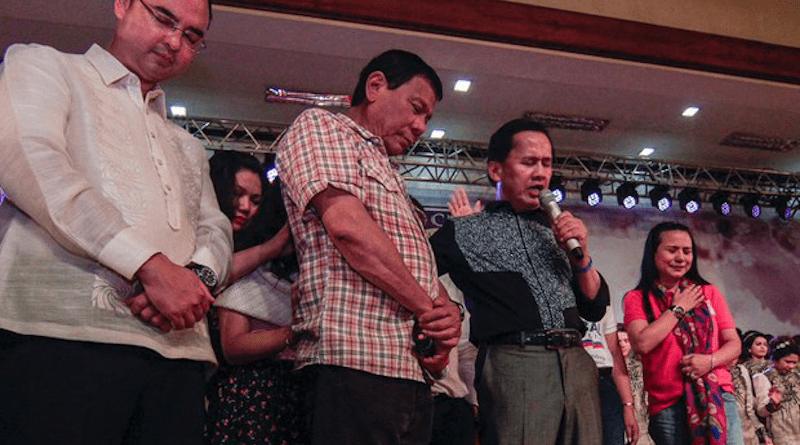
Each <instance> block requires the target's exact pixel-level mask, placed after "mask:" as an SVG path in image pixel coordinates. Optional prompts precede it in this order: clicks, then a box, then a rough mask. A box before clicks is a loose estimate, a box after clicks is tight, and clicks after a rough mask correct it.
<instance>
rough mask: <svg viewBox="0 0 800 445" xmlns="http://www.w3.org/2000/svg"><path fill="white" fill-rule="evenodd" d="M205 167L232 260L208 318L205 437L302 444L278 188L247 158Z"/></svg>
mask: <svg viewBox="0 0 800 445" xmlns="http://www.w3.org/2000/svg"><path fill="white" fill-rule="evenodd" d="M210 164H211V179H212V181H213V182H214V187H215V189H216V193H217V200H218V201H219V205H220V208H221V209H222V211H223V212H224V213H225V214H226V215H228V218H230V220H231V225H232V226H233V236H234V254H233V265H232V268H231V269H232V272H231V284H230V285H229V286H228V287H227V288H226V289H225V290H224V291H223V292H222V294H221V295H219V296H218V297H217V301H216V302H215V304H214V306H215V310H216V314H214V313H211V315H210V318H211V323H210V326H212V340H213V339H216V340H217V341H216V344H215V349H216V350H217V351H218V358H219V362H220V367H219V370H218V371H217V373H216V374H215V375H214V376H213V377H212V379H211V381H210V382H209V390H208V393H207V397H208V421H207V423H206V438H207V440H208V443H210V444H215V445H217V444H236V445H240V444H283V443H291V444H303V443H306V442H307V437H306V434H305V429H304V428H303V426H304V421H303V420H302V419H303V418H302V416H301V415H300V410H301V406H302V402H303V400H302V399H303V397H304V388H305V383H304V382H303V381H302V380H301V378H300V376H298V375H297V374H295V373H294V372H292V368H293V360H292V359H293V357H292V354H291V351H290V350H289V349H288V346H289V345H290V344H291V342H292V340H293V334H292V330H291V327H290V325H291V291H290V288H291V280H292V278H293V277H292V275H293V273H295V272H296V271H297V263H296V260H295V258H294V255H293V249H292V245H291V239H290V235H289V229H288V226H287V225H286V212H285V209H284V208H283V201H282V200H281V196H280V189H279V187H278V185H277V184H276V183H273V184H272V185H269V184H268V183H267V181H266V178H265V172H264V169H263V167H262V166H261V163H260V162H259V161H258V160H257V159H256V158H255V157H253V156H250V155H248V154H244V153H237V152H217V153H216V154H215V155H214V156H213V157H212V158H211V160H210ZM214 315H216V320H215V319H214ZM215 327H216V328H217V329H218V334H217V335H214V332H213V329H214V328H215Z"/></svg>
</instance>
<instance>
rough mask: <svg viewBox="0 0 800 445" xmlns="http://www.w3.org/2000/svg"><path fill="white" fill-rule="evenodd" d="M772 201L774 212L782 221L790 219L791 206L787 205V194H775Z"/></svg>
mask: <svg viewBox="0 0 800 445" xmlns="http://www.w3.org/2000/svg"><path fill="white" fill-rule="evenodd" d="M773 202H774V203H775V213H777V214H778V218H780V219H782V220H784V221H786V220H789V219H791V217H792V208H791V207H789V197H788V196H777V197H775V200H774V201H773Z"/></svg>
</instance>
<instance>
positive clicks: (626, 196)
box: [617, 182, 639, 209]
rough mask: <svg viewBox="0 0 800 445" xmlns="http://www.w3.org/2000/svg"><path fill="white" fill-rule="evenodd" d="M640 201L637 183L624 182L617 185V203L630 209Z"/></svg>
mask: <svg viewBox="0 0 800 445" xmlns="http://www.w3.org/2000/svg"><path fill="white" fill-rule="evenodd" d="M638 203H639V192H637V191H636V184H634V183H632V182H623V183H622V185H620V186H619V187H617V204H619V205H621V206H622V207H625V208H626V209H630V208H633V207H635V206H636V204H638Z"/></svg>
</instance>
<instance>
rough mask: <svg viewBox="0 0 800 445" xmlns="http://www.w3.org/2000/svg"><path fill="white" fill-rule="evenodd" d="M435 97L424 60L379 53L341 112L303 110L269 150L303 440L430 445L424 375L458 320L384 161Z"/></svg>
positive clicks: (439, 365) (436, 369)
mask: <svg viewBox="0 0 800 445" xmlns="http://www.w3.org/2000/svg"><path fill="white" fill-rule="evenodd" d="M441 98H442V84H441V81H440V80H439V77H438V75H437V74H436V72H435V71H434V70H433V69H432V68H431V67H430V66H428V65H427V64H426V63H425V62H424V61H423V60H422V59H420V58H419V57H418V56H416V55H414V54H411V53H408V52H405V51H400V50H391V51H387V52H385V53H383V54H381V55H379V56H378V57H376V58H375V59H373V60H372V61H371V62H370V63H369V64H368V65H367V66H366V67H365V68H364V70H363V71H362V72H361V76H360V79H359V83H358V85H357V86H356V89H355V92H354V94H353V99H352V108H351V109H350V111H349V113H348V114H346V115H345V114H334V113H331V112H328V111H325V110H321V109H312V110H307V111H305V112H304V113H302V114H301V115H300V116H299V117H298V118H297V119H296V120H295V122H294V123H293V124H292V126H291V127H290V128H289V130H288V131H287V133H286V135H285V137H284V138H283V140H282V141H281V144H280V146H279V149H278V159H277V165H278V172H279V175H280V176H281V180H282V181H283V182H282V184H283V192H284V201H285V203H286V208H287V212H288V215H289V223H290V225H291V228H292V235H293V237H294V242H295V247H296V250H297V254H298V258H299V261H300V276H299V279H298V282H297V287H296V291H295V292H296V293H295V301H294V303H295V304H294V312H295V314H294V318H295V321H294V326H293V329H294V331H295V334H296V336H297V338H298V343H297V366H298V368H303V369H304V371H305V372H308V373H309V374H310V375H311V381H312V384H311V388H310V396H309V397H308V400H309V402H310V406H309V416H310V417H311V431H310V433H311V436H312V443H316V444H322V443H325V444H330V443H347V444H370V445H373V444H383V443H386V444H388V443H393V444H394V443H403V444H427V443H429V441H430V431H431V424H432V413H433V402H432V399H431V394H430V388H429V387H428V382H426V378H427V380H428V381H429V380H430V379H431V378H432V376H441V375H442V374H443V373H444V372H447V368H446V366H447V356H448V353H449V351H450V349H451V348H452V347H453V346H456V345H457V344H458V338H459V334H460V320H459V311H458V308H457V306H456V305H455V304H454V303H452V302H451V301H450V299H449V297H448V296H447V293H446V292H445V291H444V290H443V289H441V288H440V286H439V281H438V279H437V272H436V264H435V261H434V259H433V252H432V251H431V248H430V245H429V244H428V241H427V238H426V236H425V231H424V228H423V226H422V224H421V223H420V222H419V221H418V220H417V218H416V217H415V216H414V212H413V210H412V206H411V204H410V201H409V198H408V193H407V191H406V188H405V184H404V182H403V179H402V178H401V177H400V175H398V174H397V172H396V171H395V168H394V166H393V164H392V163H391V162H390V161H389V156H397V155H400V154H402V153H403V152H404V151H405V150H406V149H408V147H409V146H410V145H411V144H413V143H414V142H415V141H416V140H417V139H418V138H419V137H420V136H421V135H422V134H423V133H424V132H425V128H426V125H427V122H428V120H429V119H430V118H431V115H432V114H433V108H434V106H435V104H436V102H437V101H439V100H441ZM437 296H438V298H437ZM415 321H416V322H418V323H419V325H420V326H421V327H422V329H423V330H424V332H425V333H426V334H427V335H428V336H429V337H430V338H431V339H433V342H434V352H435V353H434V355H433V356H432V357H428V358H423V357H420V356H418V355H417V354H415V353H414V352H412V350H413V349H412V348H413V341H412V328H413V326H414V323H415Z"/></svg>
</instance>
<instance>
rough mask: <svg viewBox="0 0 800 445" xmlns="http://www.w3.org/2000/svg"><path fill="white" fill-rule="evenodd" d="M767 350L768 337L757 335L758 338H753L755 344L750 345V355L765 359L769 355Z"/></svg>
mask: <svg viewBox="0 0 800 445" xmlns="http://www.w3.org/2000/svg"><path fill="white" fill-rule="evenodd" d="M767 352H769V345H768V344H767V339H766V338H764V337H756V339H755V340H753V344H752V345H750V355H751V356H753V357H755V358H757V359H763V358H764V357H765V356H766V355H767Z"/></svg>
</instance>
